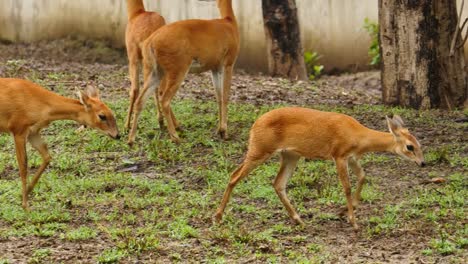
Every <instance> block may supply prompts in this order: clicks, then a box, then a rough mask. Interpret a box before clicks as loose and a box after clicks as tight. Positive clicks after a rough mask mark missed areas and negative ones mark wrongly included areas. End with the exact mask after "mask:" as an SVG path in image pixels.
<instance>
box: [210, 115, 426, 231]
mask: <svg viewBox="0 0 468 264" xmlns="http://www.w3.org/2000/svg"><path fill="white" fill-rule="evenodd" d="M387 124H388V128H389V130H390V133H386V132H380V131H376V130H373V129H369V128H367V127H365V126H363V125H361V124H360V123H359V122H358V121H356V120H355V119H354V118H352V117H350V116H348V115H344V114H339V113H332V112H322V111H317V110H313V109H307V108H299V107H288V108H280V109H276V110H273V111H270V112H268V113H266V114H264V115H263V116H261V117H260V118H259V119H258V120H257V121H256V122H255V123H254V125H253V126H252V129H251V130H250V138H249V147H248V151H247V154H246V156H245V160H244V162H242V164H241V165H240V166H239V167H238V168H237V169H236V170H235V171H234V172H233V173H232V175H231V179H230V182H229V184H228V186H227V188H226V191H225V193H224V196H223V199H222V201H221V204H220V206H219V208H218V210H217V211H216V214H215V215H214V220H215V221H217V222H219V221H221V218H222V215H223V212H224V209H225V207H226V204H227V202H228V201H229V198H230V196H231V192H232V190H233V189H234V187H235V186H236V184H237V183H238V182H239V180H241V179H242V178H244V177H246V176H247V175H248V174H249V173H250V172H251V171H252V170H253V169H254V168H256V167H257V166H259V165H260V164H262V163H263V162H265V161H266V160H267V159H268V158H269V157H271V156H272V155H273V154H274V153H276V152H279V153H280V155H281V168H280V170H279V172H278V175H277V176H276V179H275V180H274V182H273V186H274V188H275V191H276V193H277V194H278V196H279V198H280V200H281V202H282V203H283V205H284V206H285V207H286V210H287V211H288V214H289V216H290V217H291V218H292V220H293V221H295V222H296V223H298V224H303V222H302V220H301V218H300V216H299V215H298V214H297V212H296V211H295V210H294V208H293V206H292V205H291V203H290V201H289V199H288V197H287V195H286V183H287V181H288V179H289V177H290V176H291V175H292V173H293V172H294V169H295V168H296V164H297V161H298V160H299V158H300V157H306V158H309V159H331V160H334V162H335V165H336V168H337V172H338V176H339V179H340V181H341V184H342V186H343V189H344V192H345V195H346V201H347V208H348V218H349V222H350V223H351V224H352V226H353V227H354V228H355V229H358V225H357V224H356V219H355V217H354V212H353V206H357V205H358V203H359V200H360V198H361V190H362V185H363V184H364V179H365V178H364V172H363V170H362V168H361V165H360V164H359V159H360V158H361V156H362V155H363V154H365V153H367V152H376V151H388V152H392V153H395V154H398V155H399V156H401V157H404V158H406V159H409V160H412V161H414V162H416V163H417V164H418V165H419V166H421V167H423V166H425V162H424V157H423V153H422V150H421V145H420V144H419V142H418V140H417V139H416V138H415V137H414V136H413V135H411V134H410V132H409V131H408V129H406V128H404V127H403V121H402V119H401V118H400V117H399V116H394V117H393V118H388V117H387ZM348 165H349V166H350V167H351V170H352V171H353V172H354V173H355V174H356V175H357V177H358V182H357V187H356V191H355V193H354V197H353V198H352V197H351V187H350V183H349V177H348Z"/></svg>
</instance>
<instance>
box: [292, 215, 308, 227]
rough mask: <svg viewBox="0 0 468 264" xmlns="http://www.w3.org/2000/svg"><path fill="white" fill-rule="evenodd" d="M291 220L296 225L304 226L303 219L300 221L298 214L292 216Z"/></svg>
mask: <svg viewBox="0 0 468 264" xmlns="http://www.w3.org/2000/svg"><path fill="white" fill-rule="evenodd" d="M293 221H294V223H295V224H296V225H300V226H305V223H304V221H302V219H301V217H300V216H298V215H297V216H294V217H293Z"/></svg>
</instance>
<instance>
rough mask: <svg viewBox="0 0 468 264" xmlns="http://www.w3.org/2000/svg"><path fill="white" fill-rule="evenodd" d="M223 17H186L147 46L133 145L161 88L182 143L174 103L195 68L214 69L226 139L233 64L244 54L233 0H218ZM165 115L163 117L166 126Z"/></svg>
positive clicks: (173, 135)
mask: <svg viewBox="0 0 468 264" xmlns="http://www.w3.org/2000/svg"><path fill="white" fill-rule="evenodd" d="M217 3H218V8H219V11H220V13H221V17H222V18H221V19H213V20H200V19H192V20H184V21H178V22H174V23H171V24H168V25H165V26H163V27H161V28H160V29H159V30H157V31H156V32H155V33H153V34H152V35H151V36H150V37H149V38H148V39H147V40H145V42H144V44H143V75H144V87H143V90H142V92H141V93H140V95H139V96H138V99H137V101H136V103H135V113H134V116H133V122H132V128H131V130H130V134H129V139H128V143H129V144H133V142H134V141H135V135H136V130H137V122H138V117H139V115H140V112H141V110H142V108H143V106H144V103H145V101H146V98H147V97H148V96H149V95H150V94H151V93H153V92H154V91H155V90H156V89H157V88H158V86H159V88H158V91H157V92H158V96H159V103H160V107H161V111H162V116H163V117H164V119H165V120H166V122H167V129H168V131H169V134H170V137H171V139H172V140H173V141H175V142H179V136H178V135H177V132H176V128H177V127H178V122H177V120H176V118H175V116H174V113H173V112H172V109H171V106H170V103H171V100H172V98H173V97H174V95H175V94H176V92H177V90H178V89H179V86H180V84H181V82H182V81H183V80H184V78H185V76H186V75H187V73H188V72H189V70H190V69H191V68H192V71H194V72H203V71H211V73H212V77H213V85H214V87H215V90H216V98H217V101H218V108H219V126H218V133H219V134H220V135H221V137H223V138H227V104H228V100H229V93H230V87H231V78H232V72H233V67H234V63H235V61H236V58H237V55H238V53H239V31H238V28H237V22H236V18H235V16H234V12H233V9H232V4H231V0H218V1H217ZM162 121H163V120H162V119H161V118H160V119H159V122H160V124H162Z"/></svg>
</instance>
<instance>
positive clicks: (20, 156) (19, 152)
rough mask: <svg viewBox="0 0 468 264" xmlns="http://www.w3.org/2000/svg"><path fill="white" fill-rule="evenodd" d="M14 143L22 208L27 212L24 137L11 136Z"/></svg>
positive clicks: (26, 172) (26, 166)
mask: <svg viewBox="0 0 468 264" xmlns="http://www.w3.org/2000/svg"><path fill="white" fill-rule="evenodd" d="M13 137H14V141H15V150H16V160H17V161H18V168H19V175H20V178H21V189H22V198H23V202H22V206H23V209H24V210H26V211H29V206H28V158H27V154H26V136H25V135H13Z"/></svg>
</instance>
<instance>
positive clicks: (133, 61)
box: [125, 0, 166, 129]
mask: <svg viewBox="0 0 468 264" xmlns="http://www.w3.org/2000/svg"><path fill="white" fill-rule="evenodd" d="M127 15H128V23H127V29H126V31H125V44H126V47H127V56H128V71H129V74H130V82H131V88H130V106H129V107H128V113H127V118H126V119H125V128H126V129H130V120H131V118H132V113H133V108H134V105H135V101H136V99H137V98H138V93H139V90H140V80H139V74H140V67H141V60H142V58H143V56H142V54H141V44H142V43H143V41H144V40H145V39H147V38H148V37H149V36H150V35H151V34H152V33H153V32H155V31H156V30H157V29H159V28H160V27H162V26H163V25H164V24H166V22H165V20H164V18H163V17H162V16H160V15H159V14H158V13H156V12H147V11H145V6H144V5H143V0H127ZM154 100H155V103H156V106H157V107H159V104H158V100H157V94H154ZM158 113H159V112H158Z"/></svg>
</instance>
